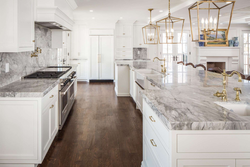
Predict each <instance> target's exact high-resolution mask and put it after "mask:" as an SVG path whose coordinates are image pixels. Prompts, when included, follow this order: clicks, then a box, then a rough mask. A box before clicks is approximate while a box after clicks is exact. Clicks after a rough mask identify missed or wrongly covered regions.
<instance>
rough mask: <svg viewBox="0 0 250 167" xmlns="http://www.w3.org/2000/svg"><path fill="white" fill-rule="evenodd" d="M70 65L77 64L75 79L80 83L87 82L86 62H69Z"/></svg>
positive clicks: (87, 67) (87, 66) (87, 68)
mask: <svg viewBox="0 0 250 167" xmlns="http://www.w3.org/2000/svg"><path fill="white" fill-rule="evenodd" d="M70 62H71V64H77V65H78V66H77V71H76V75H77V79H78V80H80V81H83V80H88V79H89V78H88V73H89V64H88V62H89V61H88V60H71V61H70Z"/></svg>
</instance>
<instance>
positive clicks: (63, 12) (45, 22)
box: [35, 0, 77, 31]
mask: <svg viewBox="0 0 250 167" xmlns="http://www.w3.org/2000/svg"><path fill="white" fill-rule="evenodd" d="M76 8H77V5H76V3H75V1H74V0H60V1H58V0H37V3H36V15H35V18H36V19H35V21H36V23H37V24H39V25H42V26H44V27H48V28H50V29H62V30H65V31H69V30H72V28H73V25H74V21H73V17H72V16H73V10H74V9H76Z"/></svg>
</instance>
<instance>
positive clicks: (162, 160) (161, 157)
mask: <svg viewBox="0 0 250 167" xmlns="http://www.w3.org/2000/svg"><path fill="white" fill-rule="evenodd" d="M144 126H145V130H144V139H145V140H146V142H147V143H148V145H149V147H150V148H151V150H152V152H153V154H154V155H155V157H156V159H157V162H158V163H159V164H160V166H162V167H170V156H169V154H168V153H167V151H166V150H165V148H164V147H163V145H162V143H161V141H160V140H159V138H158V137H157V136H156V134H155V133H154V130H153V129H152V127H151V126H150V123H149V122H148V121H147V120H145V121H144Z"/></svg>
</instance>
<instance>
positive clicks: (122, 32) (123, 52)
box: [115, 22, 133, 59]
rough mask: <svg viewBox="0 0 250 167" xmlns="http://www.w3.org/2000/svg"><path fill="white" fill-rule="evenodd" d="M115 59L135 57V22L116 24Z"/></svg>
mask: <svg viewBox="0 0 250 167" xmlns="http://www.w3.org/2000/svg"><path fill="white" fill-rule="evenodd" d="M115 34H116V36H115V59H133V24H127V23H122V22H119V23H117V24H116V33H115Z"/></svg>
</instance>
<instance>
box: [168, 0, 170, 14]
mask: <svg viewBox="0 0 250 167" xmlns="http://www.w3.org/2000/svg"><path fill="white" fill-rule="evenodd" d="M168 15H169V16H170V0H168Z"/></svg>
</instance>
